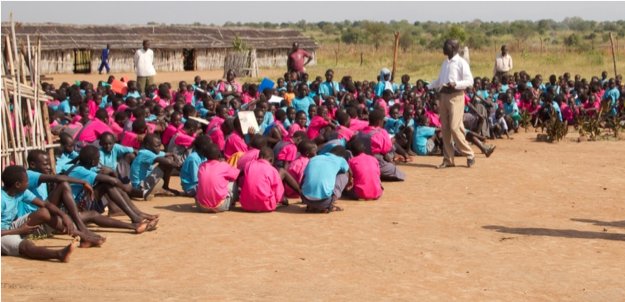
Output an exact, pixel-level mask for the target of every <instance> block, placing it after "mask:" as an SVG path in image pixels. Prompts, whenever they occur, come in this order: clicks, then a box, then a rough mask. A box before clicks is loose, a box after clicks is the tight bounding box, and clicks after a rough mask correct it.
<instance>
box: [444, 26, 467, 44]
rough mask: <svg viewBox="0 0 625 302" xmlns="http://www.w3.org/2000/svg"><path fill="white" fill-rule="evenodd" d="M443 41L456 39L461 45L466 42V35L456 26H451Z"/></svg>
mask: <svg viewBox="0 0 625 302" xmlns="http://www.w3.org/2000/svg"><path fill="white" fill-rule="evenodd" d="M443 38H444V40H447V39H456V40H458V41H460V42H461V43H464V41H466V40H467V33H466V32H464V29H462V28H460V27H459V26H457V25H452V26H451V27H450V28H449V29H448V30H447V31H446V32H445V34H444V35H443Z"/></svg>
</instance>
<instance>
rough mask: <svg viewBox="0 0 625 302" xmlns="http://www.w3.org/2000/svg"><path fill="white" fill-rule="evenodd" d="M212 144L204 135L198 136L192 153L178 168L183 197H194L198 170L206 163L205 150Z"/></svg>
mask: <svg viewBox="0 0 625 302" xmlns="http://www.w3.org/2000/svg"><path fill="white" fill-rule="evenodd" d="M210 144H212V142H211V139H210V138H209V137H208V136H206V135H200V136H198V137H197V138H195V140H194V141H193V152H191V154H189V156H187V159H185V161H184V163H183V164H182V167H180V186H181V187H182V191H184V195H185V196H189V197H195V195H196V193H197V184H198V176H197V175H198V169H199V167H200V165H201V164H202V163H203V162H204V161H206V150H207V147H208V145H210Z"/></svg>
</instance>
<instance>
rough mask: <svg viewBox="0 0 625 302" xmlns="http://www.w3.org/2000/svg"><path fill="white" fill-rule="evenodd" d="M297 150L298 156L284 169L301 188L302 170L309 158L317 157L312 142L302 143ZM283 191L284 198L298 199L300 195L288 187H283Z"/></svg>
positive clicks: (315, 145) (315, 148)
mask: <svg viewBox="0 0 625 302" xmlns="http://www.w3.org/2000/svg"><path fill="white" fill-rule="evenodd" d="M297 150H298V151H299V154H300V155H299V156H298V157H297V158H295V160H293V161H292V162H291V164H289V166H288V167H287V168H286V171H287V173H289V175H291V177H293V178H294V179H295V181H296V182H297V183H298V184H299V185H300V186H301V185H302V179H303V178H304V170H305V169H306V166H307V165H308V161H310V158H312V157H314V156H316V155H317V144H315V143H313V142H312V141H308V140H306V141H302V142H300V143H299V144H298V145H297ZM284 191H285V193H286V196H288V197H290V198H299V197H300V195H299V194H298V193H297V192H295V191H293V189H291V188H290V187H289V186H285V187H284Z"/></svg>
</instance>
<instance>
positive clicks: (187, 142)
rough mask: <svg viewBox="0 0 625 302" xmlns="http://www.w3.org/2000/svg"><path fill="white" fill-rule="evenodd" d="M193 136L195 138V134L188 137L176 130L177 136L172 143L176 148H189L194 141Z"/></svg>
mask: <svg viewBox="0 0 625 302" xmlns="http://www.w3.org/2000/svg"><path fill="white" fill-rule="evenodd" d="M195 136H196V134H195V133H194V134H193V135H188V134H187V133H186V132H184V131H183V130H182V129H180V130H178V136H176V140H175V141H174V144H176V145H178V146H185V147H187V148H188V147H191V145H192V144H193V141H194V140H195ZM170 140H171V139H170Z"/></svg>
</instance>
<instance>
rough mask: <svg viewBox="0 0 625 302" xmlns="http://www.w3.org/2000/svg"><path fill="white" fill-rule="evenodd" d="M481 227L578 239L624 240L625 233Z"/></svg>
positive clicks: (511, 232) (504, 231)
mask: <svg viewBox="0 0 625 302" xmlns="http://www.w3.org/2000/svg"><path fill="white" fill-rule="evenodd" d="M482 228H484V229H487V230H495V231H497V232H499V233H507V234H517V235H527V236H550V237H563V238H579V239H605V240H617V241H625V234H614V233H606V232H589V231H578V230H559V229H546V228H509V227H504V226H497V225H486V226H483V227H482Z"/></svg>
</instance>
